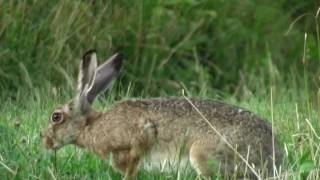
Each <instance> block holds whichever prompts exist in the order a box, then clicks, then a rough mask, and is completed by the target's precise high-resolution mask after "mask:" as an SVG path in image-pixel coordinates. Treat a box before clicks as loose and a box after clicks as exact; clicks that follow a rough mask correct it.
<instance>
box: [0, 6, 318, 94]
mask: <svg viewBox="0 0 320 180" xmlns="http://www.w3.org/2000/svg"><path fill="white" fill-rule="evenodd" d="M319 4H320V3H319V2H317V1H311V0H310V1H300V0H293V1H288V0H277V1H261V0H241V1H234V0H230V1H225V0H166V1H165V0H152V1H151V0H137V1H126V0H117V1H99V0H96V1H38V0H24V1H14V0H12V1H5V0H1V1H0V7H1V11H0V91H1V92H2V93H1V94H5V96H8V94H9V95H10V96H11V97H14V96H15V94H16V92H18V90H19V89H24V90H26V89H30V90H32V89H34V88H44V87H55V88H56V89H58V91H60V90H61V89H63V91H64V92H65V91H67V90H68V89H70V90H72V88H73V87H74V85H75V78H76V74H77V68H78V64H79V61H80V58H81V56H82V54H83V53H84V52H85V51H86V50H88V49H92V48H94V49H96V50H97V51H98V58H99V62H102V61H104V60H105V59H106V58H107V57H108V56H110V55H112V54H113V53H115V52H122V53H123V54H124V57H125V64H124V67H123V69H122V73H121V77H120V79H119V81H120V82H121V84H123V86H125V87H126V86H129V84H130V85H131V86H132V93H133V95H135V96H158V95H177V94H179V92H180V90H181V89H182V88H187V89H188V90H189V91H190V92H197V93H200V94H203V95H214V94H219V93H222V92H223V93H228V94H235V95H236V96H239V97H240V96H241V97H243V95H250V94H251V93H254V94H256V93H257V95H259V94H264V93H265V91H267V92H268V91H269V90H268V87H269V86H270V85H277V84H279V85H281V86H284V87H286V86H288V87H293V86H294V87H299V86H301V85H303V83H304V82H305V78H304V77H303V76H302V75H301V74H302V73H303V72H304V71H305V72H306V77H307V79H308V80H309V82H310V83H308V85H310V86H312V87H315V88H319V86H320V81H319V74H320V68H319V67H318V66H319V62H320V46H319V44H318V43H319V24H318V23H319V17H318V18H317V17H316V12H317V8H318V7H319ZM305 33H307V43H306V53H305V54H306V57H305V63H303V54H304V36H305ZM301 83H302V84H301Z"/></svg>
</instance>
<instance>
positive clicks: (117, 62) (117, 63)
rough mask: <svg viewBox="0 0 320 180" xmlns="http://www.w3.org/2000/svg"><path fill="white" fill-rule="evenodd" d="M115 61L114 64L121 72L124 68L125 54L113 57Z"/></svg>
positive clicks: (117, 54)
mask: <svg viewBox="0 0 320 180" xmlns="http://www.w3.org/2000/svg"><path fill="white" fill-rule="evenodd" d="M113 59H114V60H113V63H114V65H115V68H116V69H117V70H119V69H120V68H121V66H122V60H123V54H122V53H119V52H118V53H116V54H115V55H113Z"/></svg>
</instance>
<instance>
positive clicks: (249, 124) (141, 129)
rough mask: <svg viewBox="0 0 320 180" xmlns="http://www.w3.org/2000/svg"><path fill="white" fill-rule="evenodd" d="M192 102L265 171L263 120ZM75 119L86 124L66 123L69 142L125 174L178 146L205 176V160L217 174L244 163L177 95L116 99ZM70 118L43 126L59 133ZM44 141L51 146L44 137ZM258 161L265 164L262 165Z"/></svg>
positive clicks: (268, 146)
mask: <svg viewBox="0 0 320 180" xmlns="http://www.w3.org/2000/svg"><path fill="white" fill-rule="evenodd" d="M192 103H193V104H194V105H195V106H196V107H197V108H198V109H200V111H201V112H202V113H203V114H204V116H205V117H206V118H207V119H208V120H209V121H210V122H211V123H212V125H214V126H215V127H216V128H217V129H218V130H219V131H220V133H222V134H223V135H224V136H225V137H226V139H227V140H228V141H229V142H230V143H231V144H232V145H233V146H234V147H237V150H238V152H239V153H240V154H241V155H243V156H244V157H247V152H248V147H249V146H250V150H249V152H250V153H249V163H250V164H252V163H253V164H254V165H255V167H256V168H257V170H264V171H269V173H271V170H272V134H271V127H270V126H269V125H268V124H267V123H266V122H265V121H263V120H262V119H260V118H259V117H257V116H256V115H255V114H253V113H251V112H249V111H246V110H243V109H241V108H238V107H234V106H230V105H227V104H224V103H222V102H218V101H210V100H196V99H192ZM67 106H69V105H67ZM59 109H60V110H61V108H59ZM64 109H69V108H64ZM65 114H68V112H65ZM79 118H85V119H86V123H83V124H82V125H81V126H76V127H71V130H72V131H75V132H77V137H76V138H75V139H74V140H73V141H71V142H70V143H73V144H75V145H78V146H80V147H85V148H87V149H89V150H90V151H92V152H94V153H96V154H98V155H99V156H101V157H102V158H106V157H108V155H109V153H111V154H112V158H113V166H114V167H115V168H116V169H117V170H118V171H120V172H121V173H122V174H124V175H126V176H127V177H132V176H134V174H135V172H136V169H137V167H138V162H139V160H141V159H142V158H144V156H147V155H150V153H156V152H160V153H161V154H163V157H162V158H163V159H166V158H168V159H170V157H172V156H177V157H178V155H179V152H180V151H181V148H183V153H182V154H180V156H183V157H188V158H189V159H190V161H191V165H192V167H194V169H195V170H196V171H197V172H198V173H199V174H201V175H204V176H210V175H212V173H214V172H213V171H214V170H216V169H214V168H212V167H210V166H209V164H210V160H211V161H214V162H216V163H217V166H218V167H219V166H220V171H221V173H223V174H225V173H226V175H228V174H232V173H234V168H235V164H239V167H241V168H240V170H239V172H240V174H241V173H243V172H244V168H245V165H244V163H243V162H241V160H240V159H239V158H238V157H237V156H236V155H235V153H234V152H233V151H232V150H231V149H230V148H229V147H228V146H227V145H226V144H225V143H224V142H223V140H222V139H221V138H220V137H219V136H218V135H217V134H215V132H214V131H213V130H212V129H211V128H210V127H209V126H208V124H207V123H206V122H205V121H204V120H203V119H202V118H201V117H200V116H199V114H198V113H197V112H196V111H195V110H194V109H193V108H192V106H191V105H190V104H189V102H187V101H186V100H185V99H183V98H163V99H148V100H127V101H122V102H118V103H116V104H115V105H114V106H113V107H111V108H110V109H109V110H108V111H107V112H105V113H99V112H95V111H90V112H89V113H88V114H87V115H86V116H84V117H79ZM73 121H77V120H69V119H65V121H64V124H59V127H58V126H55V125H52V126H49V127H51V128H52V129H53V132H55V131H57V130H58V129H59V128H60V129H61V128H64V130H60V132H62V131H65V129H67V127H68V126H70V124H72V123H71V122H73ZM78 122H82V121H81V120H78ZM74 125H76V124H74ZM49 129H50V128H49ZM60 132H59V131H58V133H57V134H59V133H60ZM64 137H66V136H65V135H64ZM64 137H62V139H63V138H64ZM67 139H68V138H67ZM66 141H67V140H66ZM44 144H45V145H46V146H47V147H50V146H51V145H50V141H47V142H46V141H45V142H44ZM59 147H60V146H59ZM275 155H276V159H275V161H276V164H277V165H278V164H279V163H280V162H281V160H282V154H281V151H280V150H279V148H278V145H277V143H276V144H275ZM171 159H172V158H171ZM263 165H266V168H265V169H263V168H262V166H263ZM248 172H250V170H248ZM248 174H250V173H248Z"/></svg>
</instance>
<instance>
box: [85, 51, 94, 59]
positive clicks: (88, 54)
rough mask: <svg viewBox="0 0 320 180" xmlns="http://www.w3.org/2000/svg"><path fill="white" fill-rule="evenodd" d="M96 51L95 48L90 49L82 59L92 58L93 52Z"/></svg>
mask: <svg viewBox="0 0 320 180" xmlns="http://www.w3.org/2000/svg"><path fill="white" fill-rule="evenodd" d="M93 53H96V50H95V49H90V50H88V51H87V52H86V53H84V55H83V56H82V59H88V58H89V59H90V56H91V54H93Z"/></svg>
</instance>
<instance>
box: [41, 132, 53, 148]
mask: <svg viewBox="0 0 320 180" xmlns="http://www.w3.org/2000/svg"><path fill="white" fill-rule="evenodd" d="M40 136H41V139H42V145H43V146H44V147H45V148H46V149H54V143H53V140H52V138H51V137H49V136H47V135H46V134H44V133H41V134H40Z"/></svg>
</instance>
